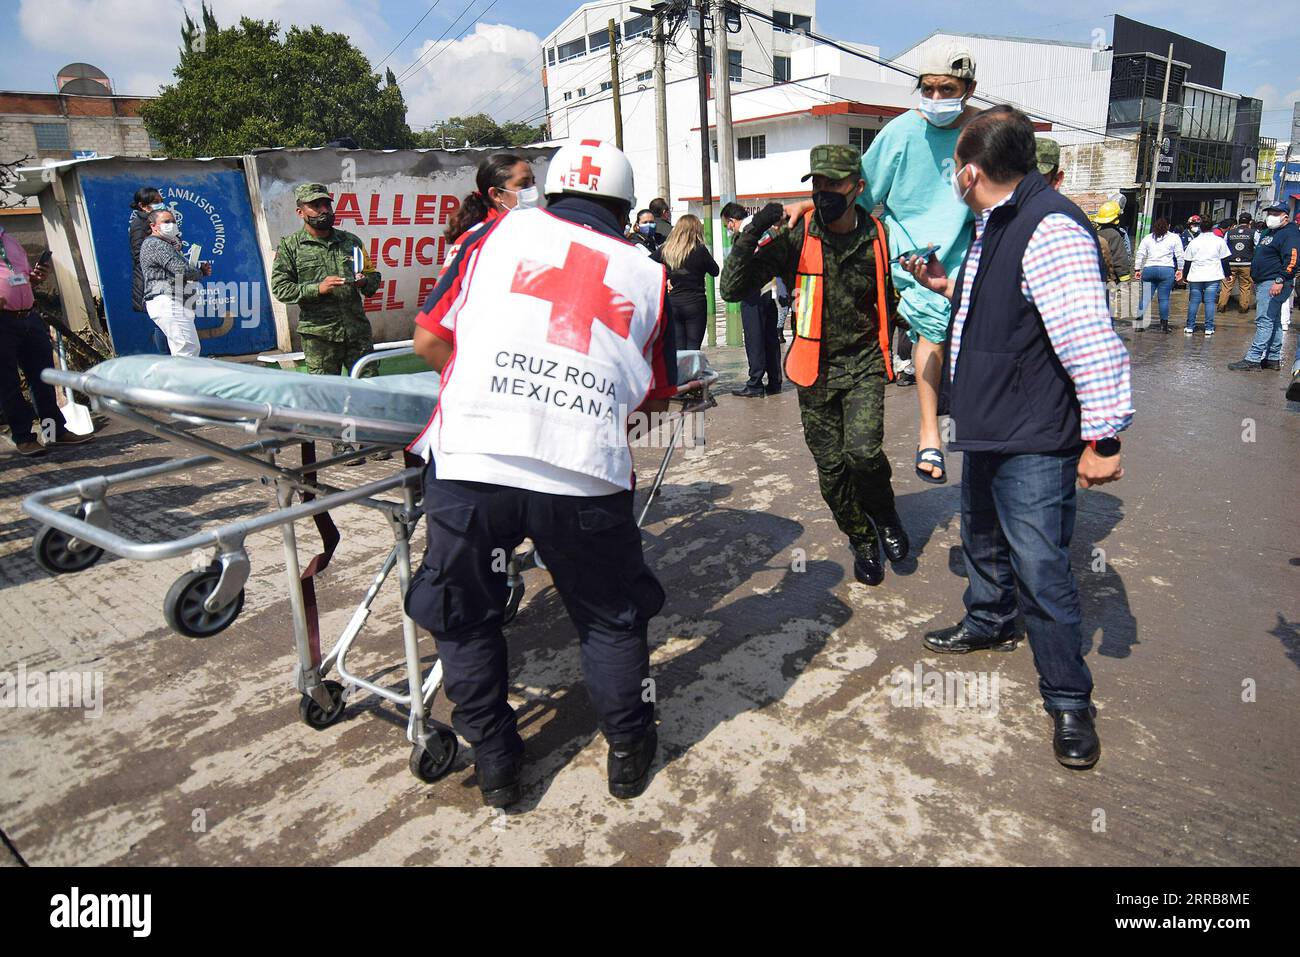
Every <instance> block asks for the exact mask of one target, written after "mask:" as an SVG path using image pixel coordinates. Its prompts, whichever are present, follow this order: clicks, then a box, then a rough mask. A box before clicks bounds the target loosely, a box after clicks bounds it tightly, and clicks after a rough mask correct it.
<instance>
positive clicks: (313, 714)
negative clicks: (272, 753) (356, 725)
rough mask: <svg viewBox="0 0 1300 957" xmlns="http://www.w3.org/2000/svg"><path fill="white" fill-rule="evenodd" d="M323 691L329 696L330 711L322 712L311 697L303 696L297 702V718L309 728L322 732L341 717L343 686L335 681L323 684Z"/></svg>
mask: <svg viewBox="0 0 1300 957" xmlns="http://www.w3.org/2000/svg"><path fill="white" fill-rule="evenodd" d="M324 685H325V691H326V692H328V694H329V696H330V702H331V704H330V709H329V710H328V711H326V710H324V709H323V708H322V707H321V706H320V705H318V704H317V703H316V699H315V698H313V697H312V696H311V695H306V694H305V695H303V696H302V698H301V699H300V700H299V701H298V717H300V718H302V720H303V723H304V724H306V725H307V727H309V728H315V729H316V730H317V731H321V730H324V729H325V728H328V727H329V726H330V725H332V724H333V723H334V722H335V721H337V720H338V719H339V718H340V717H341V716H342V715H343V705H344V704H345V702H344V700H343V686H342V685H341V684H339V683H338V682H337V681H326V682H324Z"/></svg>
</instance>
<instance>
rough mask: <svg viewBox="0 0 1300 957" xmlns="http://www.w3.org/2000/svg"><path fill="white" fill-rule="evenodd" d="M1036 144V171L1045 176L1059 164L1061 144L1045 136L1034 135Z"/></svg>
mask: <svg viewBox="0 0 1300 957" xmlns="http://www.w3.org/2000/svg"><path fill="white" fill-rule="evenodd" d="M1034 142H1035V143H1036V144H1037V146H1038V172H1040V173H1042V174H1043V175H1044V176H1046V175H1047V174H1048V173H1050V172H1051V171H1052V170H1054V169H1057V168H1058V167H1059V166H1060V165H1061V144H1060V143H1058V142H1056V140H1049V139H1048V138H1047V137H1046V136H1035V137H1034Z"/></svg>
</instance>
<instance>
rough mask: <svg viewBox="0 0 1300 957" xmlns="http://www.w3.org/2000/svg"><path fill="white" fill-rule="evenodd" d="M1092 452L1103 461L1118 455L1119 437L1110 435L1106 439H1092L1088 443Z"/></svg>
mask: <svg viewBox="0 0 1300 957" xmlns="http://www.w3.org/2000/svg"><path fill="white" fill-rule="evenodd" d="M1088 444H1089V445H1090V446H1092V450H1093V451H1094V452H1096V453H1097V454H1098V455H1100V456H1101V457H1102V458H1103V459H1108V458H1110V457H1111V456H1112V455H1119V437H1118V436H1114V435H1112V436H1111V437H1110V438H1108V439H1093V440H1092V441H1091V442H1089V443H1088Z"/></svg>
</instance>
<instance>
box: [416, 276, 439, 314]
mask: <svg viewBox="0 0 1300 957" xmlns="http://www.w3.org/2000/svg"><path fill="white" fill-rule="evenodd" d="M437 285H438V277H437V276H424V277H422V278H421V279H420V302H421V303H423V302H424V301H425V300H426V299H428V298H429V295H430V293H432V292H433V289H434V287H435V286H437ZM420 308H424V307H423V305H421V307H420Z"/></svg>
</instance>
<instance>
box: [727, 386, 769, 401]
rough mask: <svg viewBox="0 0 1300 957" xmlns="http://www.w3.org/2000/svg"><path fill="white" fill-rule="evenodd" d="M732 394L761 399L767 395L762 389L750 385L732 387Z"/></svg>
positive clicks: (743, 397)
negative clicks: (752, 387)
mask: <svg viewBox="0 0 1300 957" xmlns="http://www.w3.org/2000/svg"><path fill="white" fill-rule="evenodd" d="M731 394H732V395H738V396H740V397H741V398H742V399H761V398H762V397H763V396H765V395H767V393H766V392H764V391H763V390H762V389H751V388H750V387H749V386H745V388H743V389H732V390H731Z"/></svg>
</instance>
